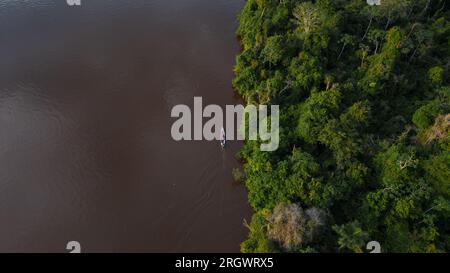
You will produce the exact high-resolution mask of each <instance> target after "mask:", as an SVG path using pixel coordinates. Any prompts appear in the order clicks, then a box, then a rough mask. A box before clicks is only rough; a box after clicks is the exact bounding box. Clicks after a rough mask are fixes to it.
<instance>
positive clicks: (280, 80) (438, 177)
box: [233, 0, 450, 252]
mask: <svg viewBox="0 0 450 273" xmlns="http://www.w3.org/2000/svg"><path fill="white" fill-rule="evenodd" d="M239 23H240V25H239V28H238V31H237V33H238V36H239V38H240V40H241V44H242V51H241V53H240V55H239V56H238V57H237V62H236V66H235V78H234V81H233V85H234V87H235V89H236V90H237V92H238V93H239V94H240V95H241V96H242V97H243V98H244V99H245V101H246V103H252V104H256V105H258V104H269V105H270V104H278V105H280V147H279V149H278V150H277V151H275V152H262V151H260V150H259V143H256V142H255V141H248V142H247V143H246V144H245V146H244V148H243V149H242V150H241V152H240V153H239V157H240V158H241V159H242V161H243V162H244V170H243V173H241V174H239V173H236V176H240V177H241V179H242V180H243V181H244V183H245V185H246V187H247V188H248V192H249V193H248V194H249V202H250V204H251V206H252V208H253V210H254V215H253V217H252V220H251V222H249V223H245V224H246V225H247V227H248V228H249V235H248V238H247V240H246V241H245V242H243V243H242V245H241V251H242V252H365V251H367V250H366V244H367V242H369V241H372V240H375V241H378V242H380V244H381V248H382V251H383V252H448V251H450V168H449V167H450V142H449V131H450V127H449V125H450V114H449V112H450V111H449V110H450V77H449V73H448V72H449V70H450V3H449V2H448V1H446V0H381V5H379V6H376V5H375V6H370V5H368V4H367V2H366V0H317V1H301V0H247V1H246V4H245V7H244V9H243V11H242V13H241V14H240V15H239Z"/></svg>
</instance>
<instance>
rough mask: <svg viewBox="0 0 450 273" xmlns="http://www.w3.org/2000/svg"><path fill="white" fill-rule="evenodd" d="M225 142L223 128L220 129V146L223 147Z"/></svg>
mask: <svg viewBox="0 0 450 273" xmlns="http://www.w3.org/2000/svg"><path fill="white" fill-rule="evenodd" d="M226 143H227V137H226V134H225V129H223V127H222V129H220V145H221V146H222V148H225V144H226Z"/></svg>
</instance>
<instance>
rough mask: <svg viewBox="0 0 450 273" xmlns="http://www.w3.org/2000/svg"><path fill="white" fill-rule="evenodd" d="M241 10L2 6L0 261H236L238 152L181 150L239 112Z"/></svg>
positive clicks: (241, 210) (169, 5)
mask: <svg viewBox="0 0 450 273" xmlns="http://www.w3.org/2000/svg"><path fill="white" fill-rule="evenodd" d="M243 4H244V1H243V0H114V1H108V0H103V1H101V0H82V5H81V6H80V7H69V6H68V5H67V4H66V1H65V0H53V1H48V0H27V1H13V0H0V251H1V252H5V251H14V252H16V251H17V252H23V251H29V252H37V251H39V252H40V251H45V252H67V251H66V249H65V248H66V244H67V242H69V241H72V240H75V241H78V242H80V243H81V247H82V251H83V252H98V251H106V252H117V251H123V252H159V251H162V252H175V251H180V252H200V251H201V252H203V251H216V252H228V251H232V252H235V251H239V243H240V242H241V241H242V240H244V238H245V236H246V234H247V230H246V228H245V227H244V226H243V219H244V218H246V219H247V220H248V217H249V215H250V208H249V206H248V204H247V199H246V192H245V189H244V187H243V186H242V185H236V184H234V183H233V179H232V175H231V170H232V169H233V168H235V167H238V166H239V162H237V160H236V159H235V154H236V153H237V151H238V150H239V148H240V147H241V144H240V143H231V145H230V146H229V147H228V149H226V150H225V151H224V152H222V150H221V148H220V146H219V143H217V142H206V141H197V142H186V141H185V142H176V141H174V140H172V138H171V135H170V128H171V125H172V123H173V122H174V119H172V118H170V111H171V109H172V107H173V106H174V105H176V104H187V105H190V106H192V105H193V97H194V96H202V97H203V103H204V104H212V103H214V104H219V105H221V106H224V105H226V104H236V103H238V101H237V99H236V98H235V97H234V95H233V90H232V88H231V80H232V77H233V71H232V68H233V64H234V60H235V55H236V54H237V53H238V51H239V47H238V43H237V41H236V39H235V29H236V27H237V21H236V16H237V14H238V12H239V10H240V9H241V8H242V6H243Z"/></svg>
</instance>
